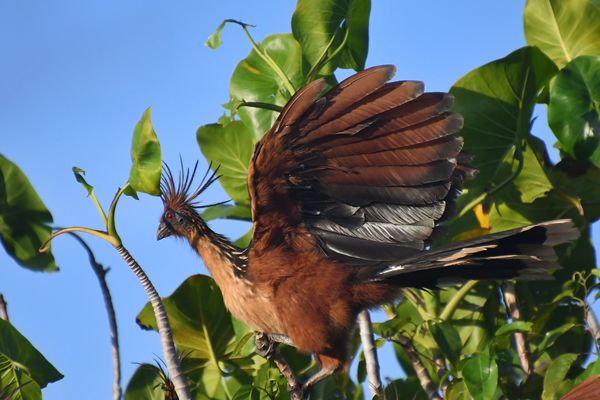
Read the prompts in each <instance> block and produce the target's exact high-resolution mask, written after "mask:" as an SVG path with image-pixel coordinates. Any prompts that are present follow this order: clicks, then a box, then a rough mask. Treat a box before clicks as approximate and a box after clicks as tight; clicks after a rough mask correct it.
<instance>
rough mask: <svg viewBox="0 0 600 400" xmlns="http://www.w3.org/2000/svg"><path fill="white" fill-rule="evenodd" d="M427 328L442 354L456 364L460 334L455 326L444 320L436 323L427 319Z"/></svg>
mask: <svg viewBox="0 0 600 400" xmlns="http://www.w3.org/2000/svg"><path fill="white" fill-rule="evenodd" d="M429 329H430V331H431V334H432V335H433V338H434V339H435V341H436V343H437V345H438V346H439V348H440V350H441V352H442V354H443V355H444V356H445V357H446V358H447V359H448V360H449V361H450V362H451V363H452V365H456V364H457V363H458V359H459V358H460V350H461V348H462V345H461V340H460V336H459V335H458V332H457V330H456V328H454V326H452V325H451V324H449V323H447V322H444V321H441V322H437V323H435V322H433V321H429Z"/></svg>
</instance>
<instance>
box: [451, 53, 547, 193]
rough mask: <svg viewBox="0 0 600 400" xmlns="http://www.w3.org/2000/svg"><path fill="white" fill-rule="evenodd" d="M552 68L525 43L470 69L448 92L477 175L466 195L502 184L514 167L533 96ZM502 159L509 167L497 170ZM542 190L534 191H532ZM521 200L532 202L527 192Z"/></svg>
mask: <svg viewBox="0 0 600 400" xmlns="http://www.w3.org/2000/svg"><path fill="white" fill-rule="evenodd" d="M555 73H556V66H555V65H554V64H553V63H552V61H550V60H549V59H548V58H547V57H546V56H545V55H544V54H543V53H542V52H541V51H539V50H538V49H536V48H531V47H524V48H521V49H519V50H516V51H514V52H512V53H511V54H509V55H508V56H506V57H504V58H502V59H499V60H496V61H492V62H491V63H488V64H486V65H484V66H482V67H479V68H477V69H475V70H473V71H471V72H469V73H468V74H466V75H465V76H463V77H462V78H460V79H459V80H458V81H457V82H456V83H455V84H454V86H453V87H452V89H451V90H450V92H451V93H452V94H453V95H454V96H455V104H454V110H455V111H457V112H459V113H461V114H462V115H463V117H464V120H465V124H464V128H463V130H462V131H461V136H463V137H464V139H465V150H466V151H467V152H468V153H470V154H472V155H473V156H474V157H475V159H474V162H473V165H474V166H475V167H476V168H477V169H478V170H479V174H478V175H477V177H476V178H475V179H474V180H473V181H469V182H467V183H466V186H467V187H468V188H469V194H470V195H473V196H474V195H477V194H479V193H480V192H481V191H482V190H484V189H486V188H490V187H493V186H494V185H498V184H501V183H502V182H503V181H505V180H506V179H507V178H509V177H510V175H511V174H512V173H513V172H514V171H515V170H516V169H517V166H518V164H519V162H518V157H519V156H520V153H521V152H522V151H523V150H524V149H521V150H522V151H521V152H517V150H516V149H519V148H520V147H521V144H522V143H523V140H524V139H527V137H528V134H529V129H530V125H531V117H532V112H533V107H534V105H535V99H536V97H537V94H538V92H539V90H541V88H542V87H543V86H544V85H545V84H546V83H547V82H548V80H549V79H550V77H552V76H553V75H554V74H555ZM534 160H535V158H534V159H532V160H531V162H533V161H534ZM505 163H508V164H509V166H508V169H506V168H505V169H503V170H502V173H500V172H499V167H500V166H502V165H503V164H505ZM534 175H535V176H538V175H539V172H535V173H534ZM544 190H546V188H542V190H536V194H537V195H540V194H542V193H544ZM525 199H526V200H528V201H531V200H532V196H531V195H526V196H525Z"/></svg>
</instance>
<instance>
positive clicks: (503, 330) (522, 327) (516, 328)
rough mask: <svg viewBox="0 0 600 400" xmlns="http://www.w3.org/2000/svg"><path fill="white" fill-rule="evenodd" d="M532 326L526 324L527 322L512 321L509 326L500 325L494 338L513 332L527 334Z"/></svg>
mask: <svg viewBox="0 0 600 400" xmlns="http://www.w3.org/2000/svg"><path fill="white" fill-rule="evenodd" d="M532 325H533V324H532V323H531V322H527V321H513V322H511V323H510V324H506V325H502V326H501V327H500V328H499V329H498V330H497V331H496V337H499V336H502V335H510V334H513V333H515V332H527V331H529V330H530V329H531V326H532Z"/></svg>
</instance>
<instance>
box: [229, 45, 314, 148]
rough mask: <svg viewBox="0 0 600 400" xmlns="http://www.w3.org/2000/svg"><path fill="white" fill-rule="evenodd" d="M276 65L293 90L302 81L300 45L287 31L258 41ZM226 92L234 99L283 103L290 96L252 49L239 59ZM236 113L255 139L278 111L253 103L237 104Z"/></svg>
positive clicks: (278, 78)
mask: <svg viewBox="0 0 600 400" xmlns="http://www.w3.org/2000/svg"><path fill="white" fill-rule="evenodd" d="M259 46H260V49H261V51H262V52H264V53H265V54H266V55H267V56H268V57H270V59H271V60H272V61H273V62H274V63H275V64H276V65H277V67H278V68H279V70H280V71H281V72H282V73H283V74H284V75H285V76H286V77H287V80H288V81H289V82H290V83H291V85H292V86H293V87H294V91H295V90H297V89H298V88H299V87H300V85H301V84H302V81H303V75H302V49H301V48H300V44H299V43H298V42H297V41H296V39H294V37H293V36H292V35H291V34H278V35H270V36H267V37H266V38H265V39H264V40H263V41H262V43H261V44H260V45H259ZM229 95H230V96H231V97H232V98H233V99H234V100H236V101H237V102H244V101H246V102H260V103H268V104H275V105H278V106H283V105H285V104H286V103H287V102H288V100H289V99H290V98H291V97H292V95H293V93H290V92H289V90H288V88H287V84H286V82H285V80H284V79H283V77H282V76H280V74H278V72H277V71H276V70H275V69H274V67H273V66H272V65H269V63H268V62H267V61H265V59H264V58H263V57H261V55H260V54H259V53H257V52H256V51H255V50H252V51H251V52H250V55H249V56H248V57H246V58H245V59H243V60H242V61H240V63H239V64H238V65H237V67H236V68H235V70H234V71H233V75H232V76H231V82H230V84H229ZM238 113H239V116H240V118H241V120H242V121H243V122H244V124H245V125H246V126H247V127H248V128H250V129H251V131H252V133H253V134H254V137H255V138H256V139H258V138H260V137H261V136H262V135H263V134H264V133H265V132H266V131H267V130H268V129H269V128H271V126H272V125H273V123H274V122H275V119H276V118H277V116H278V115H279V113H278V112H276V111H272V110H266V109H262V108H256V107H241V108H240V109H239V110H238Z"/></svg>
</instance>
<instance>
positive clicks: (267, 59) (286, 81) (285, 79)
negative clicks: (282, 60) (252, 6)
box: [225, 19, 296, 96]
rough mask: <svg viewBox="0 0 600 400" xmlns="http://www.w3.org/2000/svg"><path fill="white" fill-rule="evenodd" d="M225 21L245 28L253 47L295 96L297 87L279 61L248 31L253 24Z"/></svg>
mask: <svg viewBox="0 0 600 400" xmlns="http://www.w3.org/2000/svg"><path fill="white" fill-rule="evenodd" d="M225 22H230V23H234V24H237V25H239V26H241V27H242V29H243V30H244V34H245V35H246V37H247V38H248V40H249V41H250V44H251V45H252V49H254V51H255V52H256V54H258V55H259V57H260V58H262V59H263V61H264V62H266V63H267V65H269V66H270V67H271V69H272V70H273V71H274V72H275V73H276V74H277V76H278V77H279V79H281V82H282V83H283V86H285V89H286V90H287V91H288V93H289V94H290V96H293V95H294V93H296V89H294V85H292V83H291V82H290V80H289V79H288V77H287V75H286V74H285V73H284V72H283V71H282V70H281V68H279V65H277V63H276V62H275V61H274V60H273V59H272V58H271V57H270V56H269V55H268V54H267V52H266V51H263V50H262V49H261V48H260V46H259V45H258V43H256V42H255V41H254V39H253V38H252V35H250V32H249V31H248V26H251V25H248V24H245V23H243V22H241V21H237V20H235V19H226V20H225Z"/></svg>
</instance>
